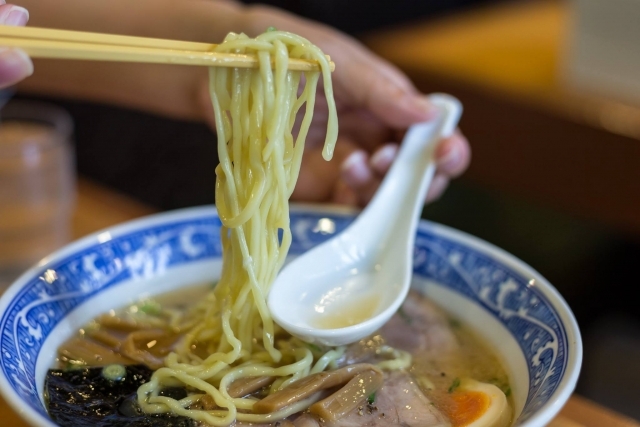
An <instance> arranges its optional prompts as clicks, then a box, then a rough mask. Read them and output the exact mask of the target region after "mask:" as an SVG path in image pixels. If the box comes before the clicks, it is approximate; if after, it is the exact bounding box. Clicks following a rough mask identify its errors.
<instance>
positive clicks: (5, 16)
mask: <svg viewBox="0 0 640 427" xmlns="http://www.w3.org/2000/svg"><path fill="white" fill-rule="evenodd" d="M27 21H29V11H28V10H27V9H25V8H24V7H20V6H11V7H8V8H6V10H3V13H2V14H1V15H0V23H2V24H4V25H13V26H22V25H25V24H26V23H27Z"/></svg>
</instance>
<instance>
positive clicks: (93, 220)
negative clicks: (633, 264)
mask: <svg viewBox="0 0 640 427" xmlns="http://www.w3.org/2000/svg"><path fill="white" fill-rule="evenodd" d="M153 212H154V209H152V208H150V207H148V206H145V205H143V204H141V203H139V202H137V201H135V200H132V199H130V198H128V197H126V196H123V195H121V194H118V193H115V192H113V191H111V190H109V189H107V188H105V187H102V186H100V185H97V184H94V183H91V182H88V181H85V180H82V179H81V180H80V181H79V183H78V199H77V204H76V210H75V214H74V216H73V230H74V235H75V237H76V238H78V237H82V236H84V235H87V234H89V233H93V232H95V231H98V230H100V229H102V228H105V227H109V226H111V225H114V224H118V223H120V222H123V221H127V220H130V219H134V218H138V217H141V216H145V215H149V214H151V213H153ZM0 425H2V426H7V427H26V426H27V424H26V423H25V422H24V421H22V419H20V418H19V416H18V415H17V414H16V413H15V412H14V411H13V410H12V409H11V407H9V405H8V404H7V403H6V402H5V401H4V399H2V398H1V397H0ZM549 426H552V427H604V426H606V427H640V423H638V422H635V421H633V420H631V419H628V418H625V417H623V416H621V415H619V414H616V413H614V412H612V411H609V410H607V409H606V408H603V407H601V406H599V405H597V404H595V403H593V402H590V401H588V400H586V399H584V398H582V397H579V396H573V397H572V398H571V399H570V400H569V402H568V403H567V405H566V406H565V407H564V408H563V409H562V412H561V413H560V415H559V416H558V417H557V418H556V419H555V420H553V421H552V422H551V423H550V424H549Z"/></svg>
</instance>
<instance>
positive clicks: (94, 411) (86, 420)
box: [45, 365, 195, 427]
mask: <svg viewBox="0 0 640 427" xmlns="http://www.w3.org/2000/svg"><path fill="white" fill-rule="evenodd" d="M152 372H153V371H151V369H149V368H148V367H146V366H143V365H132V366H127V367H126V375H125V377H124V378H123V379H122V380H119V381H111V380H108V379H106V378H104V377H103V376H102V375H101V374H102V367H98V368H83V369H75V370H57V369H52V370H49V372H48V373H47V378H46V382H45V391H46V393H47V400H48V406H49V415H50V416H51V418H52V419H53V421H55V422H56V423H57V424H58V425H60V426H63V427H67V426H68V427H125V426H131V427H168V426H171V427H194V426H195V422H194V421H193V420H191V419H189V418H186V417H176V416H172V415H167V414H161V415H147V414H144V413H142V411H141V409H140V407H139V405H138V402H137V395H136V391H137V390H138V387H139V386H140V385H142V384H144V383H145V382H147V381H148V380H149V378H151V374H152ZM161 394H164V395H168V396H171V397H173V398H177V399H180V398H182V397H185V396H186V390H184V389H179V388H171V389H165V390H163V391H162V392H161Z"/></svg>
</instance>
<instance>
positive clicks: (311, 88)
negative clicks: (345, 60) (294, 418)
mask: <svg viewBox="0 0 640 427" xmlns="http://www.w3.org/2000/svg"><path fill="white" fill-rule="evenodd" d="M217 50H218V51H221V52H230V53H255V54H256V55H257V56H258V58H259V61H260V67H259V69H257V70H253V69H227V68H211V69H210V76H209V77H210V92H211V100H212V103H213V107H214V111H215V120H216V126H217V132H218V154H219V158H220V164H219V165H218V167H217V168H216V175H217V181H216V206H217V209H218V214H219V216H220V219H221V221H222V228H221V239H222V247H223V267H222V276H221V278H220V281H219V283H218V285H217V286H216V288H215V290H214V291H213V293H212V294H211V295H209V297H208V298H207V300H206V301H202V302H200V303H199V304H196V306H195V308H193V309H192V310H191V311H190V312H189V313H188V314H187V317H189V319H187V323H188V324H190V325H192V326H191V328H190V329H188V330H187V331H186V333H185V339H184V340H183V341H182V342H181V344H180V346H179V348H178V349H177V351H176V352H175V353H172V354H170V355H169V356H168V357H167V358H166V360H165V367H163V368H161V369H159V370H157V371H156V372H155V373H154V375H153V377H152V378H151V380H150V381H149V382H148V383H147V384H145V385H143V386H142V387H140V389H139V391H138V400H139V402H140V404H141V406H142V408H143V410H144V411H145V412H147V413H163V412H172V413H174V414H176V415H183V416H187V417H190V418H192V419H194V420H198V421H202V422H205V423H208V424H210V425H214V426H227V425H229V424H231V423H232V422H233V421H234V420H240V421H243V420H245V421H250V422H269V421H276V420H278V419H282V418H284V417H286V416H288V415H290V414H292V413H295V412H297V411H300V410H302V409H305V407H304V406H300V404H296V405H292V407H291V408H285V409H286V410H283V411H278V413H273V414H252V413H251V412H250V409H251V407H252V406H253V404H254V403H255V399H251V398H233V397H231V396H230V395H229V393H228V390H227V389H228V386H229V385H230V384H231V383H232V382H233V381H235V380H237V379H240V378H246V377H259V376H268V377H276V378H277V379H276V380H275V382H274V383H273V384H272V386H271V390H272V391H276V390H277V389H279V388H282V387H285V386H286V385H287V384H290V383H291V382H293V381H295V380H297V379H300V378H302V377H304V376H306V375H308V374H309V373H310V372H311V370H312V369H313V372H318V371H321V370H323V369H325V368H326V367H328V366H329V365H330V364H331V362H332V360H335V359H336V358H338V357H340V355H341V354H342V351H340V350H333V349H331V350H329V351H328V352H327V353H326V354H324V355H322V357H321V358H320V359H319V360H318V362H317V363H316V364H315V366H314V357H313V355H312V353H311V351H310V350H309V349H308V348H306V347H305V346H304V345H303V344H302V343H300V342H299V341H297V340H294V339H291V338H289V342H286V343H285V344H284V345H280V346H278V345H277V344H276V342H275V336H276V333H277V332H278V331H277V326H276V325H275V324H274V322H273V320H272V318H271V315H270V313H269V309H268V308H267V304H266V296H267V293H268V290H269V286H270V285H271V283H272V282H273V280H274V279H275V276H276V274H277V273H278V271H279V270H280V268H281V267H282V265H283V263H284V261H285V257H286V255H287V252H288V250H289V246H290V244H291V231H290V227H289V205H288V200H289V197H290V196H291V193H292V192H293V189H294V186H295V183H296V181H297V179H298V174H299V171H300V164H301V161H302V154H303V150H304V141H305V138H306V136H307V133H308V131H309V127H310V125H311V119H312V115H313V110H314V104H315V94H316V89H317V84H318V81H319V78H320V75H321V74H322V78H323V87H324V92H325V95H326V98H327V101H328V106H329V121H328V127H327V135H326V140H325V146H324V150H323V157H324V158H325V159H327V160H329V159H330V158H331V156H332V155H333V147H334V144H335V141H336V138H337V132H338V130H337V115H336V108H335V104H334V102H333V93H332V86H331V76H330V68H329V63H328V61H327V59H326V57H325V56H324V54H323V53H322V51H320V49H318V48H317V47H316V46H314V45H312V44H311V43H309V42H308V41H307V40H305V39H303V38H301V37H299V36H296V35H293V34H290V33H286V32H279V31H272V32H267V33H265V34H262V35H261V36H258V37H257V38H256V39H250V38H248V37H246V36H245V35H243V34H240V35H237V34H233V33H232V34H230V35H229V36H228V37H227V39H226V40H225V42H224V43H222V44H220V45H219V46H218V48H217ZM289 58H301V59H313V60H316V61H318V63H319V64H320V68H321V70H322V71H321V72H306V73H304V76H303V75H302V73H301V72H296V71H289V70H288V69H287V64H288V61H289ZM303 77H304V81H305V84H304V89H303V91H302V92H301V95H300V96H298V93H299V92H298V88H299V86H300V82H301V81H302V79H303ZM303 108H304V114H303V119H302V121H301V124H300V130H299V131H298V135H297V137H294V134H293V128H294V125H295V123H296V116H297V115H298V112H299V111H301V110H302V109H303ZM194 319H195V320H197V321H195V322H194ZM196 348H199V349H204V350H205V353H206V354H207V355H208V356H204V357H203V356H202V352H199V353H197V352H196V351H194V350H195V349H196ZM196 353H197V354H196ZM176 385H180V386H187V387H188V388H189V389H190V390H191V391H193V392H194V393H196V394H200V395H208V396H209V397H210V398H211V399H213V402H215V406H216V407H215V408H214V409H213V410H211V409H210V410H203V409H193V402H194V400H193V397H188V398H185V399H182V400H175V399H171V398H169V397H166V396H161V395H159V392H160V390H161V389H162V388H163V387H170V386H176ZM318 398H319V397H318ZM313 402H314V399H309V401H308V402H305V404H306V405H307V406H308V405H310V404H312V403H313Z"/></svg>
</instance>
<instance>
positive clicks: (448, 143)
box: [435, 130, 471, 178]
mask: <svg viewBox="0 0 640 427" xmlns="http://www.w3.org/2000/svg"><path fill="white" fill-rule="evenodd" d="M435 157H436V166H437V173H440V174H443V175H445V176H447V177H450V178H454V177H456V176H459V175H460V174H462V173H463V172H464V171H465V170H466V169H467V167H468V166H469V162H470V161H471V147H470V145H469V142H468V141H467V139H466V138H465V137H464V136H463V135H462V133H460V131H458V130H456V132H454V134H453V135H452V136H451V137H450V138H447V139H445V140H444V141H442V142H441V143H440V144H439V145H438V147H437V148H436V152H435Z"/></svg>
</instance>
